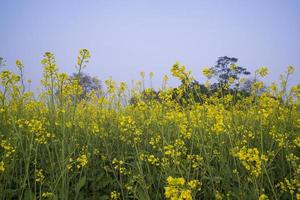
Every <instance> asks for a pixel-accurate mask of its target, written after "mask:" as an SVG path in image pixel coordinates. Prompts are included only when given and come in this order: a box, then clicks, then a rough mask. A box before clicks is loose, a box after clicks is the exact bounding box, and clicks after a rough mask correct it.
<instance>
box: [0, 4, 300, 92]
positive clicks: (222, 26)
mask: <svg viewBox="0 0 300 200" xmlns="http://www.w3.org/2000/svg"><path fill="white" fill-rule="evenodd" d="M81 48H87V49H89V50H90V51H91V55H92V58H91V63H90V65H89V66H88V68H87V69H86V70H85V71H86V72H88V73H89V74H91V75H96V76H98V77H99V78H100V79H101V80H104V79H107V78H108V77H109V76H112V77H113V79H115V80H116V81H126V82H128V83H130V82H131V80H132V79H135V80H136V79H138V78H139V72H140V71H145V72H146V73H149V72H150V71H153V72H154V73H155V77H154V80H153V82H155V85H156V86H159V85H160V84H161V80H162V76H163V75H164V74H170V73H169V69H170V67H171V66H172V65H173V64H174V63H175V61H179V62H180V63H182V64H184V65H186V67H187V68H188V69H191V70H192V71H193V75H194V76H195V77H196V78H197V79H198V80H199V81H200V82H204V78H203V76H202V75H201V71H202V68H203V67H204V66H211V65H214V64H215V62H216V60H217V57H220V56H232V57H237V58H239V62H238V63H239V65H241V66H244V67H247V68H248V69H249V70H250V71H252V72H253V71H254V70H255V69H256V68H258V67H260V66H267V67H269V69H270V74H269V76H268V78H267V81H268V82H271V81H276V80H278V78H279V74H280V73H282V72H283V71H284V70H285V69H286V66H287V65H289V64H291V65H293V66H294V67H295V68H296V74H295V75H294V77H293V79H292V83H293V84H296V83H299V82H300V1H299V0H257V1H255V0H251V1H250V0H247V1H246V0H220V1H214V0H197V1H196V0H194V1H192V0H186V1H182V0H148V1H144V0H136V1H133V0H81V1H79V0H0V56H1V57H4V58H5V59H6V60H7V64H8V68H13V67H14V63H15V60H16V59H21V60H22V61H23V62H24V64H25V66H26V69H25V70H26V77H27V78H31V79H32V80H33V83H34V85H36V86H38V83H39V81H38V80H39V78H40V77H41V74H42V66H41V64H40V60H41V59H42V55H43V53H44V52H46V51H51V52H53V53H54V54H55V55H56V58H57V64H58V66H59V67H60V68H61V70H62V71H65V72H68V73H72V72H73V71H74V70H75V68H74V66H75V63H76V56H77V54H78V51H79V49H81ZM176 83H178V82H176V81H175V80H172V81H171V84H172V85H176Z"/></svg>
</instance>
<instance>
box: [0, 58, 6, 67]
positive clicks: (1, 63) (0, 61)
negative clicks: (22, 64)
mask: <svg viewBox="0 0 300 200" xmlns="http://www.w3.org/2000/svg"><path fill="white" fill-rule="evenodd" d="M1 66H5V60H4V58H2V57H0V67H1Z"/></svg>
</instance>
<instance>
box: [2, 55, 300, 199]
mask: <svg viewBox="0 0 300 200" xmlns="http://www.w3.org/2000/svg"><path fill="white" fill-rule="evenodd" d="M89 58H90V53H89V51H87V50H85V49H83V50H81V51H80V54H79V56H78V61H77V72H78V73H81V72H82V70H83V69H84V68H85V67H86V65H87V64H88V61H89ZM41 63H42V65H43V67H44V74H43V78H42V80H41V83H42V85H43V89H42V91H41V93H40V94H38V95H35V94H33V92H31V91H30V90H25V84H24V81H25V80H23V79H24V78H23V72H24V71H23V70H24V66H23V64H22V62H21V61H17V62H16V67H17V68H16V69H18V73H13V72H11V71H8V70H4V69H1V72H0V81H1V91H0V199H25V200H27V199H71V200H74V199H103V200H105V199H114V200H116V199H141V200H144V199H145V200H147V199H171V200H177V199H178V200H179V199H182V200H184V199H186V200H190V199H217V200H219V199H250V200H251V199H259V200H263V199H298V200H299V199H300V164H299V162H300V161H299V158H300V85H296V86H291V87H288V86H287V85H288V84H287V80H288V77H289V76H290V75H292V73H293V71H294V68H293V67H291V66H289V67H288V69H287V71H286V73H285V74H284V75H283V76H282V79H281V83H280V84H278V85H275V84H272V85H271V86H269V87H266V88H267V89H266V90H265V91H264V92H261V93H259V92H257V91H258V89H260V88H261V87H263V82H260V81H257V82H255V83H254V84H253V88H252V92H251V95H249V96H244V97H242V98H239V99H236V98H235V96H234V95H233V94H226V95H220V94H221V91H220V92H216V93H215V94H214V95H212V96H210V97H206V96H203V97H202V99H203V102H202V103H196V102H193V101H192V100H191V101H188V100H187V101H185V102H183V103H182V102H180V103H179V102H178V101H177V100H176V98H175V99H174V98H173V96H172V89H171V88H168V87H164V89H162V90H161V91H160V92H159V94H158V95H159V99H160V100H157V99H151V98H148V99H147V101H145V100H142V95H143V93H142V92H141V88H140V87H139V85H137V86H136V87H135V88H132V89H129V88H128V87H127V86H126V84H125V83H120V84H116V83H115V82H114V81H113V80H111V79H109V80H107V81H105V85H106V87H107V88H106V89H105V90H102V91H92V92H90V93H89V94H88V95H87V96H86V97H85V98H79V97H80V95H81V93H82V90H83V88H81V87H80V85H79V83H78V81H76V80H73V81H70V79H69V78H68V75H67V74H66V73H60V72H59V69H58V67H57V65H56V62H55V57H54V55H53V54H52V53H50V52H47V53H45V55H44V58H43V59H42V62H41ZM171 72H172V74H173V76H174V77H176V78H178V79H180V80H181V81H182V80H184V84H183V85H182V86H181V87H180V89H179V90H177V93H178V95H177V97H180V95H182V94H183V93H184V91H185V89H186V87H185V85H188V84H189V82H190V81H191V80H192V76H191V72H188V71H186V70H185V67H184V66H180V65H179V64H175V65H174V66H173V67H172V69H171ZM267 73H268V70H267V68H261V69H259V70H257V71H256V75H257V76H261V77H263V76H266V75H267ZM204 74H206V75H209V71H208V70H207V69H205V70H204ZM164 81H165V82H166V81H167V77H165V79H164ZM151 92H152V90H151V89H145V93H149V94H150V93H151ZM200 95H201V94H200ZM133 96H134V97H135V98H136V99H138V100H137V101H136V102H135V103H134V104H133V103H129V99H130V98H131V97H133ZM149 96H151V95H149ZM139 99H140V100H139Z"/></svg>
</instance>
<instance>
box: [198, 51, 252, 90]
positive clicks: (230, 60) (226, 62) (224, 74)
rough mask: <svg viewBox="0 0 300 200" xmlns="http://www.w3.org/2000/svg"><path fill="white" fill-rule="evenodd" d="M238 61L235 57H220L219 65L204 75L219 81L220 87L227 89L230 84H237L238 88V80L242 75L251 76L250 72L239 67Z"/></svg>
mask: <svg viewBox="0 0 300 200" xmlns="http://www.w3.org/2000/svg"><path fill="white" fill-rule="evenodd" d="M237 61H238V59H237V58H234V57H228V56H223V57H219V58H218V60H217V64H216V65H215V66H213V67H211V68H210V69H209V70H208V71H207V70H206V73H205V71H204V74H206V75H207V76H211V77H213V78H215V79H216V80H217V81H218V84H219V87H222V88H224V87H226V85H228V84H229V83H230V84H232V83H235V84H236V86H238V83H237V80H239V78H240V76H241V75H249V74H250V72H248V71H247V69H246V68H244V67H241V66H237V65H236V63H237ZM209 71H210V72H209Z"/></svg>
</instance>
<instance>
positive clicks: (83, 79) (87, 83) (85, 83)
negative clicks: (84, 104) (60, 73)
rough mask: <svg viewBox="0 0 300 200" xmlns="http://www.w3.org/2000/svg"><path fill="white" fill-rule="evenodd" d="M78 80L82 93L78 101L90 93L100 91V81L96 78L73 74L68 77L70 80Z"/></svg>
mask: <svg viewBox="0 0 300 200" xmlns="http://www.w3.org/2000/svg"><path fill="white" fill-rule="evenodd" d="M78 79H79V85H80V86H81V87H82V89H83V92H82V94H81V95H80V97H79V99H83V98H85V97H86V95H87V94H88V93H89V92H91V91H99V90H101V83H100V80H99V79H98V78H97V77H95V76H94V77H92V76H90V75H88V74H86V73H82V72H81V73H80V74H77V73H73V74H72V75H71V76H70V80H78Z"/></svg>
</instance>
